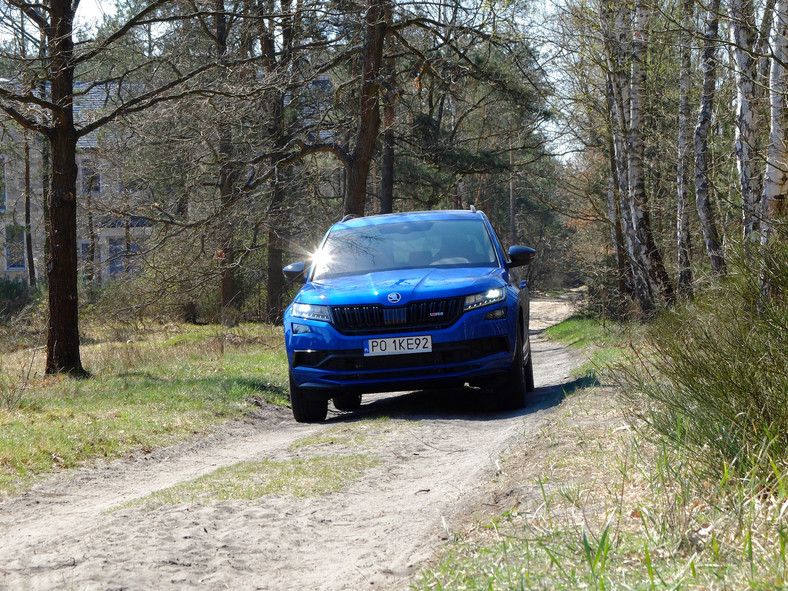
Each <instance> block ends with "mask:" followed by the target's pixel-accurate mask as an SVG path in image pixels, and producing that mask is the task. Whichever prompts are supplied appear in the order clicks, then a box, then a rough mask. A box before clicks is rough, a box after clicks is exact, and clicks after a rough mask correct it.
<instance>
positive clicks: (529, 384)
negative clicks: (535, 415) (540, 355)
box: [525, 335, 534, 403]
mask: <svg viewBox="0 0 788 591" xmlns="http://www.w3.org/2000/svg"><path fill="white" fill-rule="evenodd" d="M526 349H527V350H528V361H526V363H525V391H526V392H529V393H530V392H533V391H534V356H533V352H532V351H531V336H530V335H529V336H528V347H526ZM528 401H529V400H528V397H526V403H528Z"/></svg>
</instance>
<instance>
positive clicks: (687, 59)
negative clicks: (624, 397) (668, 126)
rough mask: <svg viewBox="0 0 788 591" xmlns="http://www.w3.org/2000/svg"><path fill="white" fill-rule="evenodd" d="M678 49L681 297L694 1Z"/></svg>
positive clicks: (687, 4) (685, 279)
mask: <svg viewBox="0 0 788 591" xmlns="http://www.w3.org/2000/svg"><path fill="white" fill-rule="evenodd" d="M682 9H683V17H682V22H681V40H680V47H679V133H678V141H677V143H678V164H677V166H676V252H677V253H678V260H677V265H678V274H677V281H676V284H677V287H678V292H679V294H681V295H688V294H690V293H691V292H692V267H691V266H690V264H691V254H690V235H689V232H690V221H689V207H688V203H687V202H688V201H689V189H688V186H687V185H688V183H689V179H688V177H689V174H688V171H687V168H688V163H689V155H690V137H689V136H690V87H691V84H692V80H691V72H690V69H691V67H692V59H691V58H692V56H691V52H692V29H693V24H692V23H693V16H694V12H695V10H694V9H695V2H694V0H684V3H683V7H682Z"/></svg>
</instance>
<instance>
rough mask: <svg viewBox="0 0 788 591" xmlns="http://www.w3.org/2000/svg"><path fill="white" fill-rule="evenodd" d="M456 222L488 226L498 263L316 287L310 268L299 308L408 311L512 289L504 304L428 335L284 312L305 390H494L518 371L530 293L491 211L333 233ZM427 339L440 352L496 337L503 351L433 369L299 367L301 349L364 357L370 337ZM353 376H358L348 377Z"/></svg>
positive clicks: (373, 220) (370, 221)
mask: <svg viewBox="0 0 788 591" xmlns="http://www.w3.org/2000/svg"><path fill="white" fill-rule="evenodd" d="M453 219H477V220H478V219H481V220H482V221H483V223H484V224H485V226H486V228H487V232H488V235H489V237H490V239H491V241H492V244H493V246H494V249H495V252H496V256H497V259H498V266H496V267H460V268H434V267H425V268H417V269H400V270H393V271H380V272H371V273H366V274H363V275H350V276H341V277H333V278H328V279H324V280H320V281H314V282H313V281H311V278H312V276H313V274H314V269H310V270H309V272H308V275H307V280H306V283H305V285H304V286H303V287H302V288H301V290H300V291H299V293H298V294H297V295H296V297H295V299H294V302H293V303H302V304H315V305H323V306H330V307H335V306H354V305H371V304H379V305H381V306H383V307H388V308H392V307H402V306H407V305H408V304H409V303H411V302H416V301H418V302H421V301H424V300H438V299H449V298H464V297H465V296H468V295H471V294H475V293H479V292H483V291H486V290H490V289H504V290H505V291H506V296H505V299H504V301H502V302H500V303H497V304H492V305H488V306H484V307H481V308H478V309H471V310H468V311H465V312H463V313H462V314H461V315H460V316H459V318H458V319H457V320H456V322H454V323H453V324H452V325H451V326H448V327H445V328H432V327H429V328H425V329H424V330H423V331H421V330H416V331H413V330H408V331H406V332H399V331H395V332H392V331H390V330H380V331H377V332H372V333H369V332H365V333H364V334H343V332H340V331H339V330H337V328H335V327H334V326H333V325H332V324H330V323H328V322H325V321H322V320H312V319H305V318H300V317H298V318H296V317H293V313H292V309H293V305H292V304H291V305H290V306H289V307H288V309H287V310H286V311H285V315H284V328H285V344H286V349H287V355H288V362H289V365H290V371H291V375H292V378H293V381H294V383H295V384H296V385H297V386H298V387H301V388H308V389H310V390H313V391H314V392H315V393H319V392H321V391H322V392H324V393H325V395H326V396H327V397H330V396H331V393H332V392H340V391H341V392H391V391H398V390H406V389H416V388H425V387H437V386H451V385H461V384H463V383H466V382H470V383H478V384H482V385H484V384H487V385H489V380H490V379H491V378H495V377H497V376H500V375H501V374H502V373H503V372H506V371H507V370H508V369H509V368H510V367H511V366H512V362H513V358H514V344H515V340H516V338H515V337H516V332H517V323H518V315H521V316H522V317H523V323H524V333H525V335H527V334H528V333H527V325H528V294H527V290H523V291H521V290H520V289H518V288H517V287H515V286H513V285H511V284H510V277H509V271H508V269H507V268H506V264H505V261H506V260H507V256H506V254H505V252H504V250H503V248H502V246H501V244H500V241H499V240H498V238H497V236H496V235H495V232H494V231H493V229H492V227H491V225H490V223H489V221H488V220H487V218H486V216H484V214H482V213H481V212H471V211H435V212H418V213H407V214H388V215H381V216H370V217H365V218H356V219H352V220H350V221H348V222H342V223H339V224H335V225H334V226H332V228H331V229H329V233H330V232H331V231H332V230H335V229H337V228H353V227H356V226H360V225H375V224H383V223H391V222H394V221H396V222H402V221H422V220H453ZM327 237H328V233H327V234H326V238H327ZM326 238H324V240H323V243H325V240H326ZM323 243H321V247H322V245H323ZM393 292H396V293H398V294H399V295H400V298H401V299H400V300H399V301H397V302H396V304H392V303H390V301H389V300H388V296H389V294H391V293H393ZM501 308H506V315H505V317H504V318H499V319H490V318H488V317H487V316H488V314H490V313H491V312H492V311H495V310H498V309H501ZM423 334H429V335H430V336H431V337H432V343H433V345H432V346H433V350H435V349H436V347H438V348H440V347H441V346H446V347H452V345H453V344H456V343H468V342H477V341H478V342H480V341H482V340H484V339H488V340H489V339H490V338H493V337H500V338H501V340H500V344H501V346H500V347H499V349H501V350H499V351H496V352H493V353H491V354H489V355H482V356H478V357H476V358H474V359H472V360H463V361H461V362H455V363H436V364H432V365H429V366H428V367H425V366H423V365H414V366H413V367H407V366H405V367H397V368H395V369H393V370H392V369H387V370H380V369H369V370H367V369H353V370H348V369H343V370H336V369H322V368H318V367H305V366H296V365H295V355H296V352H318V353H320V352H326V351H329V352H331V354H332V355H333V356H338V357H346V356H349V357H358V358H361V357H363V352H364V346H365V342H366V341H368V340H369V339H374V338H387V337H395V336H420V335H423ZM504 343H506V345H505V346H504ZM504 349H505V350H504ZM416 355H418V354H416ZM349 375H351V376H352V379H348V376H349Z"/></svg>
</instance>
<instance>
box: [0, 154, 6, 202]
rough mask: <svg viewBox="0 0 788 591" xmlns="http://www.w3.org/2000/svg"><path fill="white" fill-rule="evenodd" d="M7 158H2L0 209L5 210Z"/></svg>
mask: <svg viewBox="0 0 788 591" xmlns="http://www.w3.org/2000/svg"><path fill="white" fill-rule="evenodd" d="M5 202H6V195H5V160H4V159H3V158H0V211H5Z"/></svg>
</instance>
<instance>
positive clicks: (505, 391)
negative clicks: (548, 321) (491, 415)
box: [498, 324, 533, 410]
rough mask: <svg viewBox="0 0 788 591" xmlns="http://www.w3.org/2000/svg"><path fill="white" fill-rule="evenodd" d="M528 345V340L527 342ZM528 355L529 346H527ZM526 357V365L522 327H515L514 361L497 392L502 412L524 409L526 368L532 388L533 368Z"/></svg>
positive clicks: (526, 379) (526, 390) (526, 389)
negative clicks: (529, 370)
mask: <svg viewBox="0 0 788 591" xmlns="http://www.w3.org/2000/svg"><path fill="white" fill-rule="evenodd" d="M528 344H529V345H530V339H529V341H528ZM529 353H530V346H529ZM530 357H531V356H530V354H529V355H528V363H526V362H525V361H524V358H525V353H524V351H523V335H522V327H521V326H520V325H519V324H518V326H517V339H516V341H515V345H514V359H513V360H512V367H511V368H510V369H509V371H507V372H506V375H505V378H504V381H503V384H502V387H501V388H500V389H499V390H498V403H499V405H500V407H501V409H503V410H519V409H521V408H525V405H526V403H527V399H528V396H527V394H528V392H529V390H528V385H529V384H528V375H529V372H528V368H529V367H530V369H531V372H530V375H531V386H533V366H532V365H531V363H530V361H531V359H530Z"/></svg>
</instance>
